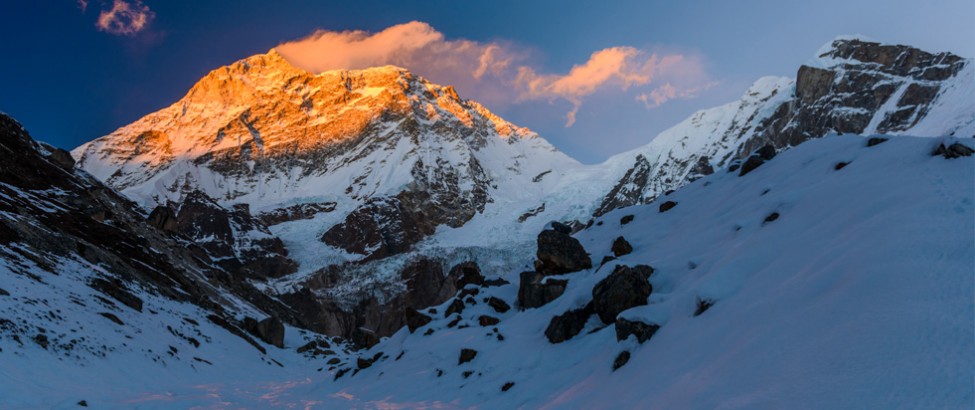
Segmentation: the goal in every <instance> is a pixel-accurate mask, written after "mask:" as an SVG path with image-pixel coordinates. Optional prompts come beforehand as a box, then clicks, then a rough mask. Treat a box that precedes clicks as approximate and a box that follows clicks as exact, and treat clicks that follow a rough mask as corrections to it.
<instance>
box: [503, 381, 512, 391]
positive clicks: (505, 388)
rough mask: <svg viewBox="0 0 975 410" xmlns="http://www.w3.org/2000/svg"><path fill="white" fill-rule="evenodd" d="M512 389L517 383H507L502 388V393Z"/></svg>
mask: <svg viewBox="0 0 975 410" xmlns="http://www.w3.org/2000/svg"><path fill="white" fill-rule="evenodd" d="M512 387H515V382H507V383H505V384H504V386H501V391H508V390H511V388H512Z"/></svg>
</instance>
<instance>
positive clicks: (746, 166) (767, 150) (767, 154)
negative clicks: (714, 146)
mask: <svg viewBox="0 0 975 410" xmlns="http://www.w3.org/2000/svg"><path fill="white" fill-rule="evenodd" d="M772 158H775V147H773V146H771V145H766V146H764V147H762V148H759V149H758V150H757V151H755V152H754V153H753V154H752V155H751V156H750V157H748V159H746V160H745V162H744V163H743V164H742V165H741V172H739V173H738V176H745V174H747V173H749V172H752V171H753V170H754V169H755V168H758V167H759V166H761V165H762V164H764V163H765V161H768V160H770V159H772Z"/></svg>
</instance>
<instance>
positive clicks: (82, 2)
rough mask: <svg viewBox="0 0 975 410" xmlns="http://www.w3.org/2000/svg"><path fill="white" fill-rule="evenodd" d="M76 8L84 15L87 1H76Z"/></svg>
mask: <svg viewBox="0 0 975 410" xmlns="http://www.w3.org/2000/svg"><path fill="white" fill-rule="evenodd" d="M78 8H79V9H81V12H82V13H84V12H85V11H87V10H88V0H78Z"/></svg>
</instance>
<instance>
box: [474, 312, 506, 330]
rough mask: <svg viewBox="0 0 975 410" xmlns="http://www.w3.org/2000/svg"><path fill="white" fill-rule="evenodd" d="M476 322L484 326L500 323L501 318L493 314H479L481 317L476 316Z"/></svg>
mask: <svg viewBox="0 0 975 410" xmlns="http://www.w3.org/2000/svg"><path fill="white" fill-rule="evenodd" d="M477 323H478V324H479V325H481V326H485V327H487V326H494V325H496V324H498V323H501V319H498V318H496V317H494V316H488V315H481V317H479V318H477Z"/></svg>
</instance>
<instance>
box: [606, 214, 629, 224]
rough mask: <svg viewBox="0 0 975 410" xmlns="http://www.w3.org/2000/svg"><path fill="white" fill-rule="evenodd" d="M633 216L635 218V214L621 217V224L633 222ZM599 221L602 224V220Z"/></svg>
mask: <svg viewBox="0 0 975 410" xmlns="http://www.w3.org/2000/svg"><path fill="white" fill-rule="evenodd" d="M633 218H635V216H633V215H626V216H624V217H622V218H620V225H626V224H628V223H630V222H633ZM599 222H600V225H602V221H599Z"/></svg>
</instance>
